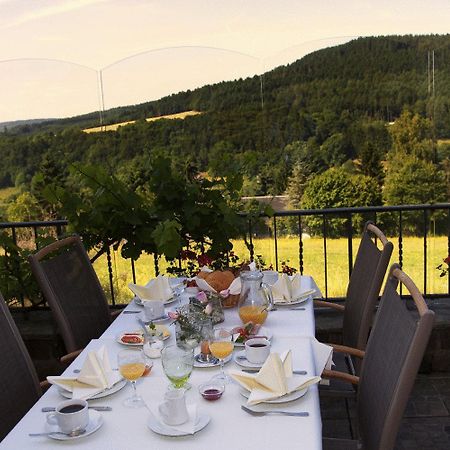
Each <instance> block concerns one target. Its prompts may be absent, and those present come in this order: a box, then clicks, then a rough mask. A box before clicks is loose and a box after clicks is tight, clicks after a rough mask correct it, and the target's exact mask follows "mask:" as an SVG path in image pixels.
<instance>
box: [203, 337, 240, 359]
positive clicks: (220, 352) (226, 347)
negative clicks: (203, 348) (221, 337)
mask: <svg viewBox="0 0 450 450" xmlns="http://www.w3.org/2000/svg"><path fill="white" fill-rule="evenodd" d="M233 348H234V344H233V343H232V342H231V341H219V342H211V343H210V344H209V349H210V350H211V353H212V354H213V356H215V357H216V358H219V359H224V358H226V357H227V356H228V355H229V354H230V353H231V352H232V351H233Z"/></svg>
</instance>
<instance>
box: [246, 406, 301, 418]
mask: <svg viewBox="0 0 450 450" xmlns="http://www.w3.org/2000/svg"><path fill="white" fill-rule="evenodd" d="M241 408H242V409H243V410H244V411H245V412H247V413H249V414H251V415H252V416H267V415H269V414H280V415H283V416H296V417H308V416H309V412H307V411H299V412H295V411H281V410H278V409H274V410H270V411H254V410H253V409H250V408H247V407H246V406H244V405H241Z"/></svg>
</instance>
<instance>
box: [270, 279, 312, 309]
mask: <svg viewBox="0 0 450 450" xmlns="http://www.w3.org/2000/svg"><path fill="white" fill-rule="evenodd" d="M301 280H302V277H301V275H299V274H298V273H296V274H295V275H294V276H293V277H292V279H291V278H289V276H288V275H287V274H285V273H283V274H281V276H280V277H279V278H278V280H277V281H276V282H275V284H274V285H273V286H272V295H273V299H274V301H276V302H293V301H295V300H299V299H301V298H304V297H308V296H310V295H312V294H314V293H315V292H316V290H315V289H308V290H302V283H301Z"/></svg>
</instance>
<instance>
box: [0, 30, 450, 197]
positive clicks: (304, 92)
mask: <svg viewBox="0 0 450 450" xmlns="http://www.w3.org/2000/svg"><path fill="white" fill-rule="evenodd" d="M433 50H434V55H435V95H434V97H432V96H431V95H430V92H429V83H428V73H427V67H428V57H429V52H430V51H433ZM149 82H151V80H149ZM261 83H262V89H261ZM261 91H262V94H261ZM404 109H409V110H411V111H413V112H417V113H419V114H420V115H421V116H423V117H433V118H434V125H435V135H436V136H437V137H448V136H450V35H445V36H389V37H368V38H359V39H356V40H354V41H351V42H349V43H347V44H344V45H340V46H336V47H331V48H327V49H324V50H320V51H316V52H314V53H311V54H309V55H307V56H306V57H304V58H302V59H300V60H298V61H296V62H295V63H292V64H290V65H287V66H283V67H279V68H276V69H274V70H272V71H270V72H267V73H265V74H264V75H263V76H262V77H258V76H254V77H252V78H247V79H245V80H236V81H232V82H222V83H218V84H215V85H208V86H204V87H202V88H199V89H196V90H193V91H187V92H181V93H178V94H174V95H171V96H168V97H165V98H163V99H161V100H158V101H154V102H149V103H143V104H140V105H134V106H126V107H120V108H114V109H111V110H109V111H107V112H106V113H105V118H106V122H107V123H117V122H123V121H127V120H136V119H144V118H147V117H151V116H160V115H165V114H173V113H177V112H181V111H188V110H197V111H201V112H202V114H201V115H198V116H195V117H188V118H186V119H185V120H175V121H170V122H169V121H159V122H154V123H145V122H144V121H138V122H137V123H136V124H134V125H130V126H127V127H123V128H121V129H119V131H117V132H108V133H98V134H96V135H87V134H84V133H82V132H81V128H84V127H87V126H95V125H97V124H98V123H97V119H98V115H97V113H92V114H87V115H84V116H78V117H73V118H68V119H62V120H55V121H53V120H52V121H48V122H44V123H42V124H35V125H27V126H23V127H18V128H15V129H13V130H7V132H6V133H3V134H0V155H1V157H2V161H3V164H2V168H0V184H1V185H3V186H5V185H9V184H14V183H15V182H16V183H17V182H27V181H29V180H30V179H31V177H32V175H33V174H34V173H35V172H36V171H37V170H39V169H40V167H41V165H42V164H48V163H49V160H51V159H52V158H54V155H55V154H58V158H57V160H58V162H61V161H63V162H65V163H69V162H71V161H80V160H81V161H86V162H90V163H102V164H105V163H107V164H108V165H110V166H111V167H118V166H121V167H122V166H124V165H125V166H127V165H128V166H130V165H133V163H136V158H140V157H141V155H142V153H143V152H144V151H146V152H151V151H153V150H154V149H160V150H163V151H165V152H167V153H168V154H170V155H171V156H172V157H173V158H174V159H176V158H184V159H186V158H187V157H188V158H190V159H192V161H193V162H194V163H195V164H196V165H197V166H198V167H199V168H200V169H201V170H206V169H208V168H210V167H211V166H213V169H214V170H215V171H216V172H217V171H218V170H220V164H222V165H227V164H237V165H238V166H239V167H240V168H241V169H242V170H243V173H244V174H245V175H248V177H249V179H250V178H252V177H255V176H256V175H257V174H258V173H260V172H261V171H262V172H264V167H266V166H267V170H269V169H270V170H271V171H272V172H276V170H279V171H283V170H284V171H286V170H287V169H286V168H283V167H281V166H280V165H279V161H280V158H284V159H285V162H287V159H288V158H289V157H290V156H289V155H286V154H285V153H283V152H284V149H285V148H286V146H287V145H288V144H291V143H292V142H297V141H303V142H307V141H309V142H311V139H313V140H314V144H315V145H317V146H322V144H324V143H325V142H326V141H327V140H329V139H330V138H332V137H333V136H336V135H338V134H339V139H340V147H341V150H340V151H343V152H344V154H343V155H342V158H343V159H344V160H345V158H354V157H357V156H358V151H359V150H358V145H360V143H358V142H355V140H354V139H353V137H352V136H355V135H356V134H357V133H355V129H354V127H355V124H357V123H361V121H376V120H378V121H387V122H390V121H394V120H395V119H396V118H397V117H398V116H399V115H400V113H401V111H402V110H404ZM336 139H337V138H336ZM327 151H328V150H327ZM329 151H331V152H332V151H335V146H334V147H333V146H332V145H331V148H330V149H329ZM262 155H264V156H262ZM217 157H219V158H220V162H218V161H217ZM342 158H341V157H340V156H339V157H338V161H330V162H329V165H332V164H334V163H336V162H339V161H340V159H342ZM124 170H125V169H124ZM287 175H288V174H286V173H283V174H281V175H280V179H282V180H284V181H280V182H278V181H277V180H275V178H276V177H277V175H276V174H274V175H273V176H272V179H270V177H269V178H268V179H267V180H266V181H265V182H264V183H263V185H262V186H259V190H260V192H261V193H266V192H270V191H271V192H280V191H282V189H283V185H284V187H285V184H286V177H287ZM18 178H19V179H18ZM277 183H278V185H277ZM274 186H275V187H274Z"/></svg>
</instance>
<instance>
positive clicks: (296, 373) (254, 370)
mask: <svg viewBox="0 0 450 450" xmlns="http://www.w3.org/2000/svg"><path fill="white" fill-rule="evenodd" d="M242 372H246V373H256V372H259V369H242ZM292 373H293V374H295V375H306V374H307V373H308V372H307V371H306V370H293V371H292Z"/></svg>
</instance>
